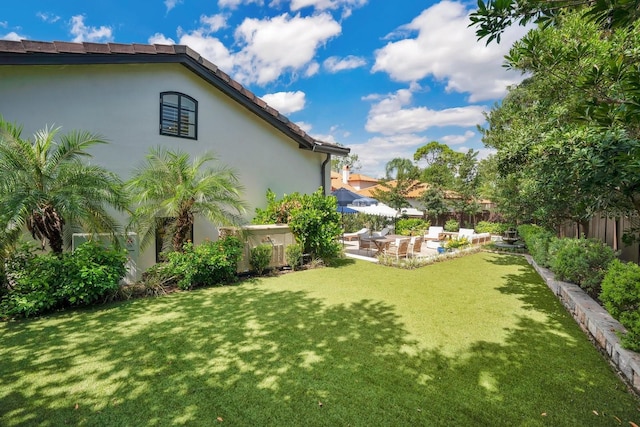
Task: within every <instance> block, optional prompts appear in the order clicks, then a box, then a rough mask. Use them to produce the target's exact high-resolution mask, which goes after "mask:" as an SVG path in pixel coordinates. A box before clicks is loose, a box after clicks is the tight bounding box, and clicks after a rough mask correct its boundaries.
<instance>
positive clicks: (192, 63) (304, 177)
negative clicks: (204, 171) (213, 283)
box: [0, 40, 349, 265]
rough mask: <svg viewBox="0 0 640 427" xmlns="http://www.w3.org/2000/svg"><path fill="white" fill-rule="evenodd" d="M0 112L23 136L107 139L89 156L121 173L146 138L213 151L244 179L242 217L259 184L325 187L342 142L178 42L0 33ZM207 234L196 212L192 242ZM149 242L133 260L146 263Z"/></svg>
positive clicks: (287, 188) (280, 188)
mask: <svg viewBox="0 0 640 427" xmlns="http://www.w3.org/2000/svg"><path fill="white" fill-rule="evenodd" d="M0 114H1V115H2V116H4V118H5V120H8V121H11V122H16V123H18V124H21V125H23V126H24V132H23V135H24V136H25V137H29V136H30V135H32V134H33V133H34V132H35V131H37V130H39V129H42V128H44V127H45V126H61V127H62V130H61V131H62V132H63V133H64V132H68V131H71V130H74V129H78V130H86V131H90V132H95V133H98V134H100V135H101V136H103V137H104V138H105V139H106V140H108V141H109V144H106V145H103V146H99V147H96V148H95V149H94V150H93V151H92V154H93V155H94V157H93V159H91V161H92V162H95V163H98V164H101V165H103V166H105V167H107V168H109V169H110V170H112V171H114V172H116V173H118V174H119V175H120V176H121V177H122V178H123V179H127V178H128V177H129V176H130V174H131V172H132V170H133V169H134V167H136V166H138V165H139V164H140V163H141V162H142V160H143V159H144V156H145V155H146V154H147V153H148V151H149V148H150V147H152V146H158V145H161V146H165V147H167V148H169V149H177V148H180V149H182V150H184V151H187V152H189V153H190V154H191V155H192V156H194V155H198V154H199V153H202V152H204V151H207V150H210V151H213V152H214V153H215V155H216V156H217V158H218V160H219V162H220V163H222V164H225V165H228V166H231V167H233V168H234V169H235V170H236V171H237V173H238V175H239V178H240V180H241V182H242V184H243V185H244V187H245V193H244V199H245V200H246V201H247V203H248V204H249V209H248V211H247V220H249V219H251V217H253V214H254V211H255V208H256V207H264V206H265V204H266V199H265V194H266V191H267V189H269V188H270V189H272V190H273V191H274V192H275V193H276V194H277V195H278V196H282V195H283V194H285V193H292V192H296V191H297V192H300V193H311V192H314V191H316V190H317V189H318V188H320V187H322V188H324V189H325V194H329V193H330V191H331V187H330V179H331V178H330V177H331V175H330V166H331V156H343V155H346V154H348V152H349V150H348V149H346V148H343V147H340V146H337V145H335V144H329V143H324V142H322V141H318V140H316V139H314V138H312V137H311V136H309V135H308V134H306V133H305V132H304V131H303V130H302V129H300V128H299V127H298V126H297V125H296V124H295V123H292V122H290V121H289V120H288V119H287V118H286V117H284V116H282V115H281V114H280V113H279V112H278V111H276V110H275V109H273V108H271V107H269V106H268V105H267V104H266V103H265V102H264V101H262V100H261V99H260V98H258V97H257V96H255V95H254V94H253V93H251V92H250V91H249V90H247V89H246V88H244V87H243V86H242V85H240V84H239V83H238V82H236V81H234V80H233V79H231V78H230V77H229V76H228V75H227V74H225V73H224V72H223V71H221V70H220V69H218V67H216V66H215V65H214V64H213V63H211V62H209V61H208V60H206V59H205V58H203V57H202V56H200V55H199V54H198V53H197V52H194V51H193V50H191V49H190V48H189V47H187V46H181V45H172V46H169V45H143V44H117V43H108V44H101V43H69V42H36V41H27V40H23V41H6V40H0ZM123 221H124V219H123ZM215 238H217V230H216V228H215V227H214V226H212V225H211V224H208V223H207V222H206V221H205V220H203V219H197V220H196V224H195V227H194V243H196V244H198V243H199V242H201V241H203V240H204V239H215ZM154 252H155V251H154V250H153V248H150V249H149V250H147V251H145V252H144V253H143V254H141V259H140V263H141V264H142V265H150V264H152V263H153V262H154V260H153V258H154Z"/></svg>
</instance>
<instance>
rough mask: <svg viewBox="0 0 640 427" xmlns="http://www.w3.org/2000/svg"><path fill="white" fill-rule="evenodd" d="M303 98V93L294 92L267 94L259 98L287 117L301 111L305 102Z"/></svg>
mask: <svg viewBox="0 0 640 427" xmlns="http://www.w3.org/2000/svg"><path fill="white" fill-rule="evenodd" d="M305 97H306V95H305V93H304V92H301V91H296V92H276V93H269V94H266V95H263V96H262V97H261V98H262V99H263V100H264V102H266V103H267V104H269V105H270V106H272V107H273V108H275V109H276V110H278V111H279V112H280V113H282V114H284V115H287V114H291V113H295V112H296V111H300V110H302V109H303V108H304V104H305V102H306V99H305Z"/></svg>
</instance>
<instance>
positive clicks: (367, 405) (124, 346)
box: [0, 253, 640, 427]
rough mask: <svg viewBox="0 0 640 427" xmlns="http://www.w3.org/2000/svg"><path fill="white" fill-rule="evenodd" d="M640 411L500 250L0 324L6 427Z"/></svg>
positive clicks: (533, 280) (617, 420) (539, 421)
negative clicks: (408, 267) (411, 266)
mask: <svg viewBox="0 0 640 427" xmlns="http://www.w3.org/2000/svg"><path fill="white" fill-rule="evenodd" d="M639 408H640V403H639V401H638V400H637V399H636V398H634V397H633V396H632V395H631V394H629V393H628V391H627V388H626V387H625V385H624V384H623V383H622V382H621V381H620V380H619V379H618V378H617V376H616V375H615V374H614V373H613V371H612V369H611V368H610V367H609V365H608V363H607V362H606V361H605V360H604V358H603V357H602V356H601V355H600V354H599V353H598V351H597V350H596V349H595V348H594V347H593V346H592V345H591V343H590V342H589V341H588V340H587V338H586V337H585V336H584V334H583V333H582V332H581V331H580V329H579V328H578V326H577V325H576V324H575V323H574V321H573V320H572V319H571V318H570V317H569V316H568V314H567V313H566V312H565V310H564V309H563V308H562V306H561V305H560V304H559V303H558V302H557V300H556V299H555V297H554V296H553V295H552V294H551V292H550V291H549V290H548V289H547V287H546V286H545V285H544V283H543V282H542V280H541V279H540V278H539V277H538V276H537V275H536V273H535V272H534V271H533V269H532V268H531V267H530V266H529V265H528V264H527V263H526V261H525V260H524V259H523V258H522V257H519V256H513V255H496V254H489V253H479V254H475V255H470V256H467V257H463V258H459V259H455V260H450V261H446V262H442V263H437V264H433V265H430V266H427V267H423V268H420V269H416V270H399V269H394V268H389V267H384V266H379V265H375V264H370V263H365V262H360V261H357V262H354V261H350V260H349V261H345V262H344V263H343V265H342V266H340V267H335V268H324V269H317V270H309V271H304V272H299V273H292V274H286V275H281V276H278V277H272V278H265V279H260V280H256V281H254V282H253V283H244V284H241V285H239V286H232V287H223V288H210V289H202V290H198V291H193V292H185V293H178V294H173V295H170V296H166V297H162V298H156V299H147V300H135V301H128V302H125V303H119V304H114V305H111V306H108V307H102V308H99V309H96V310H89V311H80V312H68V313H62V314H59V315H56V316H52V317H49V318H45V319H39V320H32V321H22V322H12V323H6V324H1V325H0V425H3V426H24V425H45V426H62V425H97V426H105V425H113V426H140V425H163V426H165V425H181V424H184V425H191V426H193V425H196V426H197V425H203V426H212V425H216V424H221V425H228V426H266V425H273V426H305V427H306V426H417V425H426V426H432V425H443V426H450V425H475V426H516V425H523V426H537V425H545V426H591V425H603V426H610V425H625V426H629V425H630V424H629V422H630V421H631V422H635V423H637V424H640V410H639Z"/></svg>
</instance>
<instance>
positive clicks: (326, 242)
mask: <svg viewBox="0 0 640 427" xmlns="http://www.w3.org/2000/svg"><path fill="white" fill-rule="evenodd" d="M267 202H268V206H267V207H266V208H265V209H256V216H255V218H254V219H253V221H252V222H253V223H254V224H273V223H278V222H283V221H286V222H287V224H289V227H291V231H292V232H293V234H294V235H295V236H296V240H297V241H298V242H300V244H302V247H303V250H304V252H305V253H309V254H311V256H312V258H320V259H322V260H324V261H329V260H331V259H333V258H336V257H337V256H338V255H339V254H340V251H341V247H340V243H339V242H338V237H339V236H340V235H341V234H342V228H341V227H340V214H339V213H338V212H337V209H336V208H337V206H336V199H335V197H325V195H324V194H323V192H322V189H319V190H318V191H316V192H315V193H313V194H302V195H301V194H298V193H294V194H290V195H285V196H284V197H283V199H282V200H279V201H278V200H276V197H275V194H274V193H273V192H272V191H271V190H269V191H267Z"/></svg>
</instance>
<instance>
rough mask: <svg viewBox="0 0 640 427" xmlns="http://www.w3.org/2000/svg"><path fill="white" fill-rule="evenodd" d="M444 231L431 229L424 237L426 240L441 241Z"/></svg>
mask: <svg viewBox="0 0 640 427" xmlns="http://www.w3.org/2000/svg"><path fill="white" fill-rule="evenodd" d="M443 231H444V227H429V231H427V234H425V236H424V240H427V241H428V240H440V238H439V236H440V233H442V232H443Z"/></svg>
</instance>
